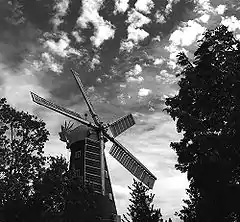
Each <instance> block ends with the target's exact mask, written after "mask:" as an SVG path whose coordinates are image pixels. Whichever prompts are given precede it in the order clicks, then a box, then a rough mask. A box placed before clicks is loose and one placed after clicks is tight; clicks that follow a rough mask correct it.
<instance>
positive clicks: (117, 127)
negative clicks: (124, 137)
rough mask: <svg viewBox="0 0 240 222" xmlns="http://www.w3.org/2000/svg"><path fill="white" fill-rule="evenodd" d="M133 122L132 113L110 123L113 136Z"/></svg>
mask: <svg viewBox="0 0 240 222" xmlns="http://www.w3.org/2000/svg"><path fill="white" fill-rule="evenodd" d="M134 124H135V121H134V119H133V116H132V114H128V115H126V116H123V117H121V118H120V119H118V120H116V121H114V122H113V123H112V124H111V125H110V127H109V128H110V130H111V133H112V135H113V137H116V136H118V135H120V134H121V133H123V132H124V131H126V130H127V129H129V128H130V127H131V126H133V125H134Z"/></svg>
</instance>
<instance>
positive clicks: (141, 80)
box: [126, 76, 144, 83]
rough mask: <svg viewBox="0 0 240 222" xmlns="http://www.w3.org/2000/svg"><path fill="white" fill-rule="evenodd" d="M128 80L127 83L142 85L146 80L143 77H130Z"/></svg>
mask: <svg viewBox="0 0 240 222" xmlns="http://www.w3.org/2000/svg"><path fill="white" fill-rule="evenodd" d="M126 80H127V82H136V83H141V82H143V80H144V78H143V77H142V76H138V77H133V76H129V77H127V78H126Z"/></svg>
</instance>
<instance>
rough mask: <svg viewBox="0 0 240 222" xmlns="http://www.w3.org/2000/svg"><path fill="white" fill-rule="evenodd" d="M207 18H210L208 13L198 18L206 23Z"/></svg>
mask: <svg viewBox="0 0 240 222" xmlns="http://www.w3.org/2000/svg"><path fill="white" fill-rule="evenodd" d="M209 19H210V15H208V14H204V15H202V16H201V17H200V18H199V20H200V21H201V22H203V23H207V22H208V20H209Z"/></svg>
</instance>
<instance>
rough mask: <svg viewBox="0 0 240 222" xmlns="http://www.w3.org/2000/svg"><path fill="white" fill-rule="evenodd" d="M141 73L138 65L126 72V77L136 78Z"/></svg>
mask: <svg viewBox="0 0 240 222" xmlns="http://www.w3.org/2000/svg"><path fill="white" fill-rule="evenodd" d="M141 72H142V67H141V66H140V65H139V64H136V65H135V66H134V68H133V69H132V70H130V71H129V72H127V75H128V76H136V75H139V74H140V73H141Z"/></svg>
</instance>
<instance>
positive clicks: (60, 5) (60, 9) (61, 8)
mask: <svg viewBox="0 0 240 222" xmlns="http://www.w3.org/2000/svg"><path fill="white" fill-rule="evenodd" d="M69 3H70V2H69V0H60V1H58V2H57V3H56V5H55V6H54V10H56V14H55V16H54V17H53V18H52V23H53V25H54V29H57V28H58V26H59V25H60V24H61V23H63V19H62V17H64V16H65V15H66V14H67V9H68V6H69Z"/></svg>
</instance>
